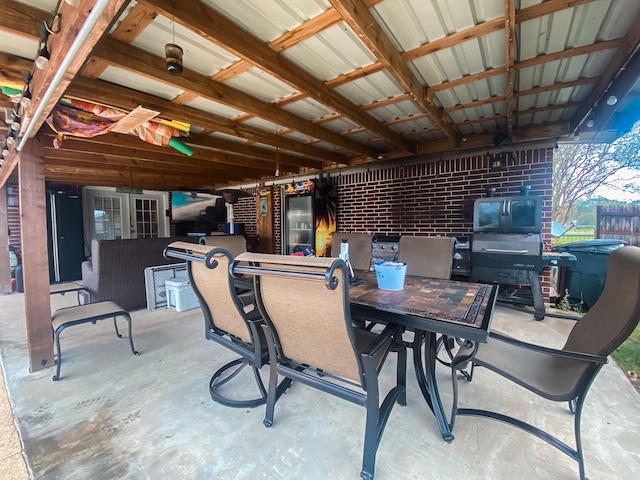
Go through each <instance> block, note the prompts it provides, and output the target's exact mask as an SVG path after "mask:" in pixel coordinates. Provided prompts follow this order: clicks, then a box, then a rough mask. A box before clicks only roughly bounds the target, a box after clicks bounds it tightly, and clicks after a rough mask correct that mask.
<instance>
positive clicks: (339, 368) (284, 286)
mask: <svg viewBox="0 0 640 480" xmlns="http://www.w3.org/2000/svg"><path fill="white" fill-rule="evenodd" d="M236 260H237V261H240V262H245V261H249V262H252V263H253V264H259V265H260V267H262V268H264V269H265V273H264V274H260V275H259V276H258V278H257V281H256V283H255V285H256V301H257V303H258V306H259V308H260V310H261V313H262V317H263V318H264V320H265V322H267V324H268V325H269V326H270V327H271V328H272V329H273V330H274V331H275V333H276V335H277V339H278V344H279V345H278V346H277V350H278V355H279V356H280V357H281V359H280V360H281V361H294V362H296V363H299V364H304V365H310V366H312V367H315V368H319V369H322V371H323V372H325V373H328V374H332V375H337V376H340V377H343V378H347V379H349V380H352V381H354V382H357V383H358V384H360V385H362V382H363V379H362V378H361V373H360V372H361V369H362V365H361V361H360V357H359V356H358V355H357V346H356V340H355V338H356V337H355V332H354V330H353V326H352V322H351V314H350V310H349V286H348V285H349V282H348V278H349V273H348V272H347V268H346V265H345V263H344V262H343V261H342V260H340V259H335V258H326V257H322V258H318V257H294V256H284V255H266V254H251V253H247V254H244V255H241V256H240V257H238V258H236ZM269 270H271V271H277V272H278V275H277V276H276V275H272V274H269ZM327 271H332V272H333V273H332V276H331V277H332V278H333V280H334V281H335V288H329V287H328V286H327V284H326V283H325V278H326V277H325V276H324V273H326V272H327ZM301 272H305V273H307V274H308V273H316V274H317V276H316V277H315V278H309V276H308V275H307V276H306V277H305V276H301V275H296V274H300V273H301Z"/></svg>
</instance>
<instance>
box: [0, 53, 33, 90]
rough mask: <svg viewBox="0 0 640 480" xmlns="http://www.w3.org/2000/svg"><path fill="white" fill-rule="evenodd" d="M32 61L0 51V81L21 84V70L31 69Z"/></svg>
mask: <svg viewBox="0 0 640 480" xmlns="http://www.w3.org/2000/svg"><path fill="white" fill-rule="evenodd" d="M32 68H33V61H31V60H28V59H26V58H22V57H17V56H15V55H11V54H9V53H4V52H0V81H2V82H7V83H15V84H17V85H23V84H24V79H23V78H22V73H21V71H22V70H27V71H28V72H30V71H31V69H32Z"/></svg>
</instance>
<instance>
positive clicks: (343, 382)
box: [234, 254, 406, 479]
mask: <svg viewBox="0 0 640 480" xmlns="http://www.w3.org/2000/svg"><path fill="white" fill-rule="evenodd" d="M236 260H241V261H243V262H244V261H246V262H250V263H251V265H252V267H249V268H246V269H242V268H240V269H239V271H240V272H241V273H245V274H246V273H248V274H252V275H255V277H254V284H255V288H256V301H257V303H258V306H259V308H260V311H261V313H262V316H263V318H264V320H265V323H266V332H267V340H268V345H269V357H270V359H271V360H270V362H271V363H270V370H271V372H270V377H269V393H268V401H267V411H266V416H265V419H264V424H265V425H266V426H267V427H270V426H271V425H272V424H273V419H274V410H275V403H276V400H277V388H276V385H277V381H278V374H280V375H283V376H285V377H287V378H291V379H293V380H294V381H298V382H302V383H304V384H305V385H309V386H311V387H314V388H317V389H319V390H321V391H323V392H326V393H329V394H332V395H336V396H337V397H340V398H343V399H345V400H348V401H350V402H353V403H356V404H358V405H362V406H364V407H365V408H366V422H365V435H364V437H365V438H364V452H363V460H362V471H361V473H360V475H361V477H362V478H364V479H372V478H373V475H374V468H375V458H376V452H377V449H378V445H379V443H380V439H381V437H382V433H383V431H384V428H385V425H386V423H387V419H388V417H389V414H390V413H391V410H392V408H393V406H394V405H395V403H396V402H397V403H399V404H401V405H406V392H405V389H406V349H405V347H404V345H403V344H402V343H401V342H400V341H399V340H400V335H401V331H402V330H401V328H399V327H397V326H394V325H388V326H387V327H386V328H385V330H384V331H383V332H382V333H380V334H375V333H372V332H368V331H366V330H362V329H358V328H355V327H354V326H353V324H352V322H351V315H350V310H349V308H350V307H349V289H348V278H349V272H348V268H347V265H346V263H345V262H344V260H341V259H335V258H314V257H293V256H280V255H261V254H243V255H240V256H239V257H237V259H236ZM235 271H236V269H235V268H234V273H235ZM390 351H395V352H397V355H398V358H397V371H396V382H395V383H396V385H395V386H394V387H393V388H391V389H390V391H389V392H388V393H387V395H386V397H385V399H384V401H383V402H382V405H380V404H379V388H378V374H379V372H380V369H381V368H382V364H383V362H384V361H385V359H386V358H387V355H388V353H389V352H390Z"/></svg>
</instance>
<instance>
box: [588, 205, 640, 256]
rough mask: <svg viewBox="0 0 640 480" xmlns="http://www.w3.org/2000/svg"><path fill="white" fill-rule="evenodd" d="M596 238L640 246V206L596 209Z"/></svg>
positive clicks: (598, 207) (599, 206) (599, 207)
mask: <svg viewBox="0 0 640 480" xmlns="http://www.w3.org/2000/svg"><path fill="white" fill-rule="evenodd" d="M595 237H596V238H610V239H615V240H623V241H625V242H626V243H627V244H628V245H636V246H640V205H625V206H621V207H613V206H601V205H598V206H597V208H596V232H595Z"/></svg>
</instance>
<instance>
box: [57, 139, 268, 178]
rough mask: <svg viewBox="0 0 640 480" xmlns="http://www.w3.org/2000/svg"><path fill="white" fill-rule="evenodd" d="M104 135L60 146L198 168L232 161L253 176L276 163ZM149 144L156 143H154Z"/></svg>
mask: <svg viewBox="0 0 640 480" xmlns="http://www.w3.org/2000/svg"><path fill="white" fill-rule="evenodd" d="M101 136H102V135H101ZM101 136H99V137H93V138H91V139H81V138H73V137H67V138H65V140H64V141H63V142H62V146H61V148H60V149H58V150H61V151H76V152H80V153H84V154H87V155H90V154H100V155H104V156H106V157H124V158H132V159H134V160H135V161H136V162H137V161H151V162H156V163H160V164H162V163H170V164H174V165H180V166H183V167H185V168H191V167H194V168H196V167H201V166H203V165H209V166H212V168H213V167H215V166H216V165H220V168H224V167H222V165H230V166H231V167H233V168H236V169H239V170H241V171H244V172H245V173H246V174H248V175H253V176H260V175H270V174H271V173H273V172H274V170H275V164H274V163H272V162H265V161H262V160H256V159H252V158H248V157H243V156H240V155H234V154H231V153H229V152H215V151H213V150H207V149H198V150H197V151H195V150H194V152H193V155H192V156H190V157H189V156H186V155H183V154H180V153H178V152H177V151H175V150H173V149H171V148H169V147H156V149H149V148H138V147H139V146H142V145H137V144H136V145H126V144H125V142H124V141H122V142H121V143H120V144H114V143H113V142H111V143H102V142H101V141H100V137H101ZM120 137H126V135H120ZM131 139H132V140H134V141H135V140H137V139H136V138H135V137H131ZM122 140H124V139H122ZM134 143H139V144H144V143H145V142H143V141H142V140H138V142H134ZM149 146H150V147H153V145H149ZM226 168H229V167H226Z"/></svg>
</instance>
